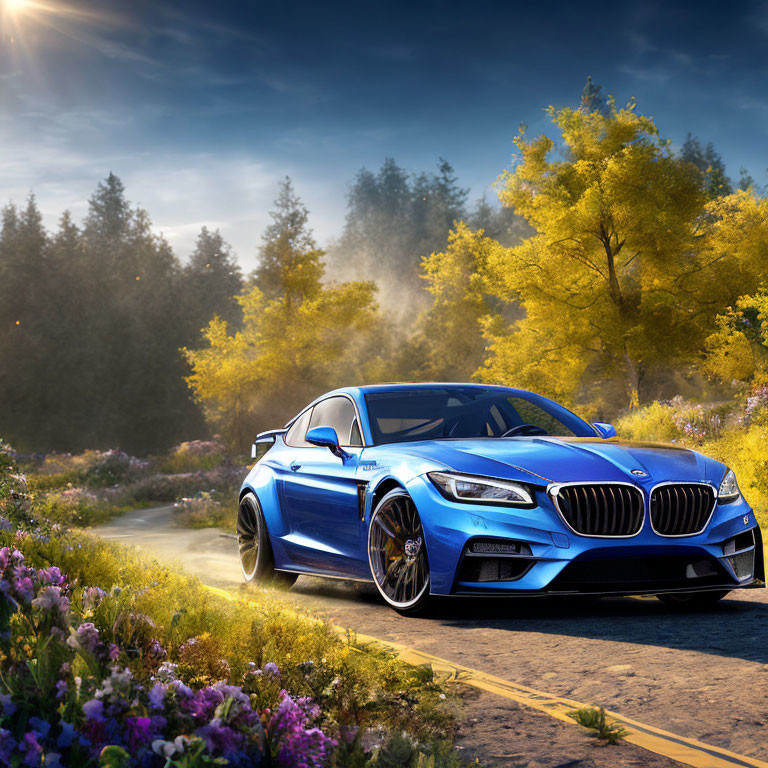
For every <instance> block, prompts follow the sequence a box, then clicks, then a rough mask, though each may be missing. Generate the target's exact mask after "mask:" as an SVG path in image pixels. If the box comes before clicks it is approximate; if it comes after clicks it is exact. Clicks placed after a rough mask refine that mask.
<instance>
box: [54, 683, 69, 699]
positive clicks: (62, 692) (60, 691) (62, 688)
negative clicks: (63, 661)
mask: <svg viewBox="0 0 768 768" xmlns="http://www.w3.org/2000/svg"><path fill="white" fill-rule="evenodd" d="M68 688H69V686H68V685H67V681H66V680H59V681H57V683H56V698H57V699H63V698H64V697H65V696H66V695H67V689H68Z"/></svg>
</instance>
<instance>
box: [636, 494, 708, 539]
mask: <svg viewBox="0 0 768 768" xmlns="http://www.w3.org/2000/svg"><path fill="white" fill-rule="evenodd" d="M714 506H715V490H714V488H712V486H710V485H700V484H698V483H676V484H674V485H660V486H659V487H658V488H654V489H653V492H652V493H651V523H652V525H653V530H654V531H656V533H658V534H660V535H661V536H694V535H695V534H697V533H701V532H702V531H703V530H704V528H705V527H706V525H707V522H708V521H709V518H710V516H711V515H712V510H713V509H714Z"/></svg>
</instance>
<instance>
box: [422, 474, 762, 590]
mask: <svg viewBox="0 0 768 768" xmlns="http://www.w3.org/2000/svg"><path fill="white" fill-rule="evenodd" d="M408 492H409V493H410V494H411V498H412V499H413V501H414V503H415V504H416V507H417V509H418V510H419V511H420V514H421V520H422V525H423V526H424V531H425V541H426V544H427V554H428V557H429V564H430V574H431V592H432V594H435V595H450V594H478V593H482V594H490V595H493V594H497V595H509V594H515V595H574V594H591V595H598V594H614V595H628V594H631V595H635V594H658V593H660V592H682V591H702V590H718V589H728V590H731V589H739V588H745V587H762V586H765V584H764V581H765V569H764V556H763V542H762V535H761V532H760V528H759V526H758V524H757V521H756V519H755V516H754V513H753V512H752V509H751V508H750V507H749V505H748V504H747V503H746V502H745V501H744V500H743V498H741V499H739V500H737V501H735V502H731V503H730V504H718V505H717V506H716V507H715V511H714V513H713V515H712V519H711V520H710V522H709V524H708V525H707V527H706V529H705V530H704V531H703V532H702V533H701V534H698V535H694V536H684V537H677V538H668V537H663V536H659V535H658V534H657V533H655V532H654V531H653V530H652V528H651V526H650V522H649V515H648V509H647V506H648V500H647V496H646V499H645V505H646V509H645V520H644V523H643V527H642V529H641V530H640V532H639V533H638V534H637V535H636V536H633V537H632V538H630V539H627V538H614V539H612V538H602V537H590V536H581V535H578V534H575V533H573V532H572V531H571V530H569V529H568V528H567V526H566V525H565V523H564V522H563V520H562V519H561V517H560V516H559V514H558V513H557V511H556V510H555V508H554V506H553V505H552V503H551V501H550V500H549V498H548V497H547V494H546V493H545V491H544V490H543V489H542V490H541V491H540V492H539V491H537V493H536V500H537V503H538V506H537V507H535V508H532V509H521V508H516V507H508V506H498V505H485V504H467V503H463V502H454V501H450V500H448V499H446V498H444V497H443V496H442V495H441V494H440V493H439V492H438V491H437V489H436V488H435V487H434V486H433V485H432V483H431V482H430V481H429V479H428V478H427V477H426V476H420V477H417V478H414V480H413V481H412V482H411V483H409V484H408ZM477 541H482V542H484V543H485V542H517V543H519V544H522V545H524V546H522V547H519V549H520V550H521V551H520V552H519V553H515V554H501V555H500V554H493V555H486V554H478V553H475V552H472V551H471V550H472V549H473V547H474V546H475V545H474V544H473V542H477ZM750 542H751V544H750ZM493 560H495V561H496V562H491V561H493Z"/></svg>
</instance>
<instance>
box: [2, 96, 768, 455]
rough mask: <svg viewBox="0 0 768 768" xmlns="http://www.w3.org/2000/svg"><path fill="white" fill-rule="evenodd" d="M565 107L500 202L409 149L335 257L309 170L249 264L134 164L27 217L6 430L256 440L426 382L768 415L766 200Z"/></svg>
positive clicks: (624, 121)
mask: <svg viewBox="0 0 768 768" xmlns="http://www.w3.org/2000/svg"><path fill="white" fill-rule="evenodd" d="M548 115H549V118H550V120H551V130H549V131H548V132H547V134H546V135H541V136H530V135H529V134H528V131H527V130H526V127H525V126H522V127H521V129H520V131H519V133H518V135H517V136H516V138H515V154H514V156H513V157H512V160H511V164H510V167H509V168H508V169H506V170H504V171H502V172H501V174H500V176H499V178H498V180H497V182H496V187H495V189H496V191H497V193H498V198H499V200H498V204H497V203H496V201H488V200H487V199H485V198H482V199H480V200H477V201H474V202H471V201H469V199H468V198H469V193H468V190H467V189H465V188H464V187H462V186H461V183H460V181H459V179H458V178H457V177H456V174H455V172H454V170H453V168H452V166H451V165H450V163H449V162H448V161H447V160H443V159H441V160H440V162H439V164H438V165H437V167H436V169H435V170H434V172H416V173H414V172H410V171H408V170H407V169H405V168H403V167H401V166H400V165H398V163H397V162H396V161H395V160H394V159H386V160H385V161H384V162H383V164H382V165H381V167H380V168H379V169H378V170H377V171H371V170H369V169H362V170H361V171H360V172H359V173H358V175H357V176H356V178H354V179H353V180H352V181H351V184H350V187H349V194H348V201H347V202H348V208H347V217H346V221H345V224H344V227H343V231H342V232H341V233H340V235H339V236H338V237H337V238H336V239H335V240H334V241H333V242H332V243H331V244H330V245H329V246H328V247H327V248H326V249H325V250H323V249H321V248H320V247H319V245H318V243H317V242H316V240H315V238H314V236H313V233H312V226H311V215H310V212H309V211H308V210H307V209H306V207H305V206H304V204H303V203H302V201H301V197H300V190H296V189H295V188H294V185H293V183H292V182H291V180H290V179H287V178H286V179H285V180H284V182H283V183H282V184H281V185H280V188H279V189H278V190H276V194H277V197H276V200H275V203H274V208H273V210H272V211H271V219H272V223H271V224H270V225H269V227H268V228H267V229H266V231H265V232H264V233H263V235H262V238H261V242H260V243H259V244H258V245H257V246H256V244H255V247H258V255H259V262H258V267H257V269H256V270H255V271H254V272H253V273H252V274H248V275H243V274H242V272H241V269H240V267H239V265H238V261H237V258H236V255H235V254H234V253H233V252H232V250H231V248H230V247H229V245H228V244H227V243H226V241H225V240H224V238H223V237H222V235H221V233H220V232H218V231H213V230H211V229H208V228H205V227H204V228H203V229H202V230H201V232H200V234H199V236H198V239H197V244H196V247H195V249H194V252H193V253H192V254H191V255H189V257H188V258H187V259H186V260H185V261H182V260H181V258H180V257H179V255H178V254H176V253H174V252H173V250H172V249H171V248H170V246H169V244H168V243H167V242H166V241H165V240H164V239H163V238H162V237H161V236H159V235H157V234H155V232H154V231H153V228H152V223H151V220H150V218H149V214H148V213H147V212H146V211H144V210H141V209H140V208H137V207H135V206H133V205H132V204H131V203H130V202H129V199H128V198H129V193H128V192H127V191H126V190H125V189H124V188H123V185H122V183H121V181H120V179H119V178H118V177H117V176H115V175H113V174H112V173H110V174H109V175H108V176H107V178H106V179H105V180H104V181H102V182H101V183H100V184H99V185H98V186H97V188H96V190H95V192H94V193H93V195H92V197H91V199H90V204H89V213H88V215H87V217H86V218H85V220H84V221H83V222H81V223H77V222H75V221H73V220H72V217H71V216H70V214H69V213H68V212H64V213H63V214H62V216H61V219H60V222H59V225H58V228H57V229H56V231H54V232H49V231H47V230H46V229H45V227H44V226H43V224H42V220H41V215H40V212H39V209H38V206H37V203H36V201H35V199H34V197H30V198H29V199H28V200H27V201H26V202H25V203H24V204H22V205H18V204H16V203H9V204H8V205H7V206H6V207H5V208H4V210H3V212H2V231H1V232H0V326H1V327H2V328H3V331H2V334H0V358H1V359H2V360H3V365H2V367H1V368H0V435H2V436H3V438H4V439H6V440H8V441H10V442H11V443H13V444H14V445H15V446H16V447H17V448H18V449H19V450H20V451H23V452H26V453H36V452H38V453H40V452H47V451H50V450H57V451H80V450H83V449H87V448H100V449H106V448H117V447H119V448H121V449H124V450H126V451H129V452H131V453H134V454H140V455H146V454H149V453H152V452H158V451H162V450H165V449H167V448H168V447H169V446H171V445H174V444H176V443H179V442H180V441H183V440H191V439H195V438H199V437H203V436H206V435H210V434H220V435H222V436H223V438H224V439H225V440H226V441H228V442H229V444H230V445H231V447H232V448H233V449H235V450H237V451H243V450H244V449H245V447H246V446H247V445H248V444H249V443H250V441H251V440H252V439H253V437H254V436H255V435H256V433H257V432H259V431H260V430H263V429H267V428H271V427H275V426H281V425H282V424H283V423H285V421H287V420H288V419H290V418H291V417H292V416H293V415H294V414H295V413H296V412H297V410H298V409H299V408H300V407H301V406H302V405H303V404H305V403H306V402H308V401H309V400H311V399H312V398H314V397H315V396H317V395H318V394H321V393H322V392H324V391H326V390H328V389H330V388H333V387H335V386H341V385H349V384H356V383H373V382H378V381H417V380H451V381H463V380H479V381H484V382H492V383H503V384H507V385H512V386H518V387H522V388H527V389H532V390H535V391H537V392H540V393H542V394H544V395H548V396H551V397H554V398H557V399H559V400H560V401H562V402H564V403H565V404H567V405H569V406H570V407H572V408H573V409H574V410H576V411H577V412H579V413H580V414H582V415H584V416H586V417H588V418H592V419H601V420H613V419H617V418H619V419H623V422H622V423H624V424H625V425H626V430H627V432H628V433H630V434H635V435H636V436H641V437H647V436H655V437H660V438H662V439H664V438H666V439H675V437H676V433H675V430H677V431H678V432H680V433H681V434H682V435H683V436H684V435H688V436H691V435H694V436H698V437H699V438H701V439H705V438H707V437H713V436H717V435H714V434H712V430H713V429H715V430H718V429H722V428H725V427H726V426H729V425H730V426H733V425H737V426H740V427H741V428H745V429H746V428H748V427H749V426H750V423H754V424H756V423H757V422H758V421H759V419H758V416H757V414H758V411H760V408H762V405H763V403H764V401H766V400H768V347H767V345H768V199H766V196H765V194H764V190H762V189H760V188H759V187H758V185H757V184H756V183H755V182H754V180H753V179H752V178H751V177H750V176H749V175H748V174H747V173H746V171H744V170H743V169H742V171H741V173H740V178H739V179H738V180H736V181H733V180H732V179H731V178H730V177H729V176H728V173H727V169H726V168H725V165H724V163H723V161H722V158H721V157H720V155H719V154H718V152H717V151H716V149H715V147H714V146H713V145H712V144H704V143H703V142H701V141H700V140H699V139H698V138H696V137H695V136H693V135H689V136H688V139H687V140H686V141H685V142H684V143H683V144H682V146H681V147H680V148H678V149H675V148H673V146H672V143H671V142H670V141H669V140H667V139H666V138H664V137H663V134H662V133H661V132H660V128H659V127H657V126H656V124H655V123H654V121H653V119H652V118H650V117H648V116H645V115H643V114H642V112H641V110H640V109H639V107H638V105H636V104H635V103H629V104H627V105H625V106H617V105H616V103H615V102H614V101H613V99H611V98H606V97H604V96H603V94H602V92H601V89H600V87H599V86H596V85H593V84H592V83H591V82H589V83H588V84H587V87H586V88H585V90H584V93H583V94H582V99H581V103H580V104H576V105H573V106H567V107H559V108H555V107H550V108H549V110H548ZM750 404H751V405H750ZM648 409H651V410H650V411H649V410H648ZM654 409H655V410H654ZM639 413H644V414H650V415H651V416H652V415H653V414H656V416H655V418H656V419H657V422H658V424H657V427H658V428H657V429H656V432H655V433H654V434H653V435H649V434H646V432H647V430H645V429H644V428H641V427H639V426H638V424H639V422H638V416H637V414H639ZM649 418H650V416H649ZM633 419H634V421H633ZM646 422H647V419H646V420H645V422H643V423H646ZM736 422H738V424H736ZM713 424H714V425H716V426H715V427H713V426H712V425H713ZM718 425H719V426H718ZM633 430H634V431H633ZM665 430H666V431H665ZM697 430H698V432H697ZM708 430H709V431H708ZM657 433H659V434H657ZM673 433H674V434H673ZM694 433H695V434H694ZM699 433H700V434H699Z"/></svg>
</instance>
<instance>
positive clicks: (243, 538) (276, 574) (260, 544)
mask: <svg viewBox="0 0 768 768" xmlns="http://www.w3.org/2000/svg"><path fill="white" fill-rule="evenodd" d="M237 548H238V552H239V554H240V570H242V572H243V578H244V579H245V580H246V581H248V582H259V583H264V582H270V581H271V582H273V583H277V584H281V585H284V586H290V585H291V584H293V582H294V581H296V578H297V577H296V574H295V573H282V572H280V571H276V570H275V559H274V556H273V554H272V545H271V544H270V542H269V533H268V532H267V524H266V522H265V520H264V513H263V512H262V511H261V504H259V500H258V499H257V498H256V495H255V494H254V493H250V492H249V493H246V494H245V496H243V498H242V499H241V500H240V507H239V508H238V510H237Z"/></svg>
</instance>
